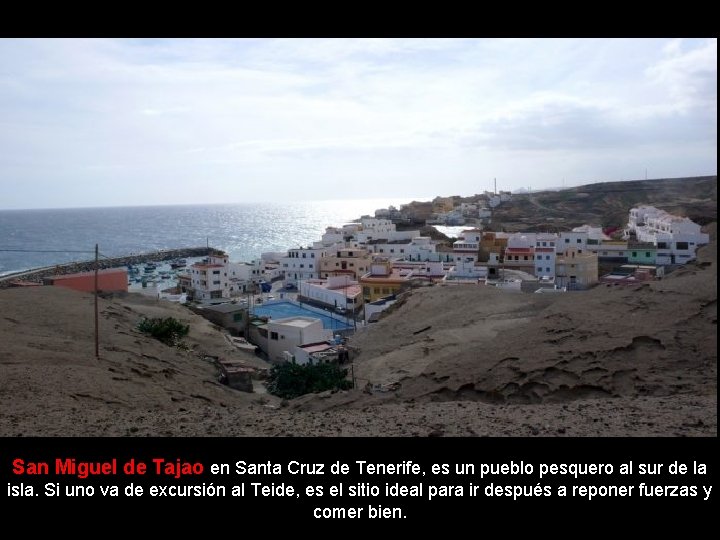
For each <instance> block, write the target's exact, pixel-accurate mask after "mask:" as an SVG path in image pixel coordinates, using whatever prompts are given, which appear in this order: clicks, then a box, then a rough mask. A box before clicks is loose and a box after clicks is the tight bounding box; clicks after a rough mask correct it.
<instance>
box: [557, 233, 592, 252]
mask: <svg viewBox="0 0 720 540" xmlns="http://www.w3.org/2000/svg"><path fill="white" fill-rule="evenodd" d="M588 237H589V235H588V232H587V231H582V230H580V231H576V230H574V229H573V230H572V231H563V232H561V233H560V239H559V240H558V242H557V244H556V246H555V247H556V249H555V252H556V253H563V252H564V251H565V250H566V249H570V248H573V249H579V250H582V251H586V250H587V249H588ZM598 243H599V242H596V244H595V249H597V244H598Z"/></svg>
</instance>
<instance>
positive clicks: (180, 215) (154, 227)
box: [0, 198, 413, 275]
mask: <svg viewBox="0 0 720 540" xmlns="http://www.w3.org/2000/svg"><path fill="white" fill-rule="evenodd" d="M411 200H413V199H412V198H408V199H404V200H398V199H362V200H346V201H319V202H298V203H287V204H283V203H277V204H275V203H268V204H227V205H197V206H194V205H193V206H136V207H127V208H81V209H59V210H58V209H53V210H0V275H2V274H6V273H8V272H15V271H18V270H25V269H28V268H37V267H41V266H49V265H53V264H61V263H66V262H72V261H85V260H90V259H92V258H93V257H94V249H95V244H96V243H97V244H99V246H100V253H102V254H103V255H106V256H108V257H113V256H121V255H129V254H131V253H141V252H147V251H154V250H159V249H172V248H181V247H199V246H204V245H206V243H207V242H209V243H210V246H212V247H215V248H218V249H222V250H224V251H226V252H227V253H228V254H229V255H230V260H231V261H234V262H237V261H250V260H252V259H256V258H259V257H260V254H261V253H263V252H266V251H286V250H287V249H289V248H293V247H299V246H301V245H308V244H310V243H312V242H314V241H316V240H319V239H320V236H321V235H322V233H323V232H324V231H325V227H328V226H340V225H342V224H343V223H348V222H350V221H352V220H354V219H357V218H359V217H360V216H361V215H364V214H370V215H373V214H374V212H375V210H376V209H378V208H386V207H387V206H388V205H395V206H398V207H399V206H400V205H401V204H403V203H407V202H410V201H411ZM12 249H22V250H40V251H58V253H31V252H27V253H18V252H11V251H2V250H12ZM73 251H87V253H73Z"/></svg>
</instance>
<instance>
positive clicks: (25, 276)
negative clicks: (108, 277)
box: [0, 247, 222, 289]
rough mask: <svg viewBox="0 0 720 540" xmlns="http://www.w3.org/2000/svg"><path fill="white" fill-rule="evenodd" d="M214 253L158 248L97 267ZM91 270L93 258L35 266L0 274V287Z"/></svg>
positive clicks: (210, 250) (201, 249)
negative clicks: (42, 266)
mask: <svg viewBox="0 0 720 540" xmlns="http://www.w3.org/2000/svg"><path fill="white" fill-rule="evenodd" d="M214 253H222V252H221V251H220V250H217V249H215V248H207V247H195V248H178V249H168V250H158V251H151V252H147V253H138V254H133V255H127V256H124V257H113V258H101V259H100V260H99V261H98V268H99V269H100V270H104V269H106V268H118V267H121V266H128V265H136V264H143V263H149V262H161V261H169V260H173V259H184V258H188V257H207V256H208V255H210V254H214ZM92 270H95V260H94V259H93V260H90V261H83V262H72V263H67V264H59V265H55V266H46V267H45V268H35V269H33V270H26V271H22V272H16V273H13V274H8V275H5V276H1V277H0V289H2V288H6V287H9V286H10V284H11V282H12V281H15V280H21V281H30V282H37V283H42V280H43V278H46V277H52V276H61V275H65V274H74V273H76V272H90V271H92Z"/></svg>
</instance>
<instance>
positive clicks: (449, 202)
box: [432, 197, 455, 214]
mask: <svg viewBox="0 0 720 540" xmlns="http://www.w3.org/2000/svg"><path fill="white" fill-rule="evenodd" d="M453 208H455V204H454V201H453V198H452V197H435V198H434V199H433V201H432V211H433V212H435V213H436V214H443V213H445V212H452V210H453Z"/></svg>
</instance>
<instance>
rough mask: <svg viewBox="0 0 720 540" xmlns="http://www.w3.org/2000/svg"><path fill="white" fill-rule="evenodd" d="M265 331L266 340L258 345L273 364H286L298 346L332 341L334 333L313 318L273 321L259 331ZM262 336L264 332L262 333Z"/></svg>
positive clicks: (289, 318) (261, 340)
mask: <svg viewBox="0 0 720 540" xmlns="http://www.w3.org/2000/svg"><path fill="white" fill-rule="evenodd" d="M263 328H264V329H265V334H266V338H265V340H263V339H260V340H259V341H260V343H258V345H259V346H260V348H261V349H263V350H264V351H265V352H266V353H267V355H268V359H269V360H270V361H271V362H284V361H286V359H287V355H284V354H283V352H285V351H287V352H289V353H292V351H293V350H294V349H295V347H296V346H297V345H306V344H308V343H319V342H323V341H329V340H331V339H332V337H333V335H332V331H331V330H326V329H324V328H323V323H322V321H321V320H320V319H313V318H311V317H287V318H285V319H271V320H270V321H268V322H267V323H266V324H265V325H263V326H261V327H259V330H262V329H263ZM261 335H262V332H261Z"/></svg>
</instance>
